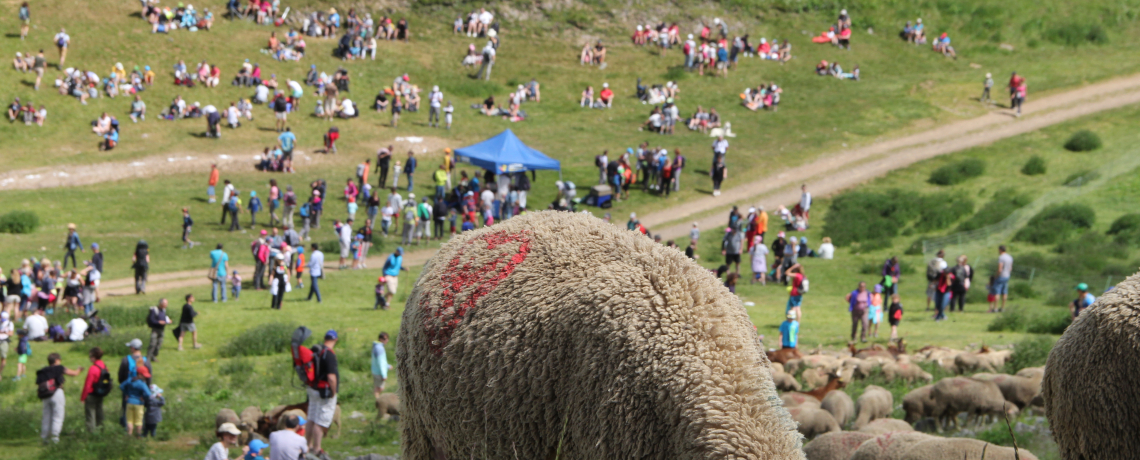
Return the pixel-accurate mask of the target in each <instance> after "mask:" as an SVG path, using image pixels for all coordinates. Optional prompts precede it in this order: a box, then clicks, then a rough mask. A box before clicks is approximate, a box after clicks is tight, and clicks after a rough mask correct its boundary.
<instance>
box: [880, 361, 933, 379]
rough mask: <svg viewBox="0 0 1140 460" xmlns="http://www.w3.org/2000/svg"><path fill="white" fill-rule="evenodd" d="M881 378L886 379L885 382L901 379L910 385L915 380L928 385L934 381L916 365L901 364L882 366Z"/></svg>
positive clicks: (931, 376)
mask: <svg viewBox="0 0 1140 460" xmlns="http://www.w3.org/2000/svg"><path fill="white" fill-rule="evenodd" d="M883 377H886V379H887V380H895V379H903V380H906V382H907V383H912V382H914V381H915V380H922V381H924V382H927V383H930V382H931V381H933V380H934V376H933V375H930V373H929V372H926V371H924V370H922V368H921V367H918V365H917V364H912V363H902V362H900V363H887V364H884V365H883Z"/></svg>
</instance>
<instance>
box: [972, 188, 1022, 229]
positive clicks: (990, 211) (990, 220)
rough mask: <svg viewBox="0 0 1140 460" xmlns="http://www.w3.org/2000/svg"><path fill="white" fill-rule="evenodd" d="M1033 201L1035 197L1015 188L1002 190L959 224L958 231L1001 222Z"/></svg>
mask: <svg viewBox="0 0 1140 460" xmlns="http://www.w3.org/2000/svg"><path fill="white" fill-rule="evenodd" d="M1032 201H1033V198H1031V197H1030V196H1029V195H1027V194H1025V193H1019V192H1017V190H1015V189H1012V188H1007V189H1003V190H1000V191H998V192H997V193H995V194H994V197H993V199H992V200H990V202H989V203H986V205H985V206H982V209H979V210H978V213H977V214H974V215H973V217H970V218H969V219H967V220H966V221H965V222H962V223H961V224H959V225H958V231H963V232H964V231H970V230H975V229H979V228H982V227H985V226H987V225H993V224H996V223H998V222H1001V221H1002V220H1005V218H1006V217H1009V215H1010V214H1013V212H1014V211H1016V210H1018V209H1021V208H1023V207H1025V205H1028V204H1029V203H1030V202H1032Z"/></svg>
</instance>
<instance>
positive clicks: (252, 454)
mask: <svg viewBox="0 0 1140 460" xmlns="http://www.w3.org/2000/svg"><path fill="white" fill-rule="evenodd" d="M266 447H269V444H266V443H265V442H264V441H262V440H260V439H254V440H252V441H250V442H249V451H247V452H246V453H245V457H243V460H256V459H259V458H266V456H264V455H261V451H262V450H265V448H266Z"/></svg>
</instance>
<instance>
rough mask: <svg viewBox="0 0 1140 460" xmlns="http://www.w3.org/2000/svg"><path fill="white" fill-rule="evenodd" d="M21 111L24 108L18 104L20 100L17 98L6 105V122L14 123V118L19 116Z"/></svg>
mask: <svg viewBox="0 0 1140 460" xmlns="http://www.w3.org/2000/svg"><path fill="white" fill-rule="evenodd" d="M23 109H24V106H23V105H22V104H20V98H18V97H17V98H16V99H15V100H13V101H12V103H11V104H9V105H8V121H16V118H18V117H19V116H20V111H21V110H23Z"/></svg>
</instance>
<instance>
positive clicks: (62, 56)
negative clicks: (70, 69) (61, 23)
mask: <svg viewBox="0 0 1140 460" xmlns="http://www.w3.org/2000/svg"><path fill="white" fill-rule="evenodd" d="M52 41H53V42H55V47H56V48H57V49H59V68H60V69H62V68H63V61H64V60H66V59H67V48H68V47H69V46H71V36H70V35H67V31H66V30H64V29H59V33H58V34H55V38H54V39H52Z"/></svg>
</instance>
